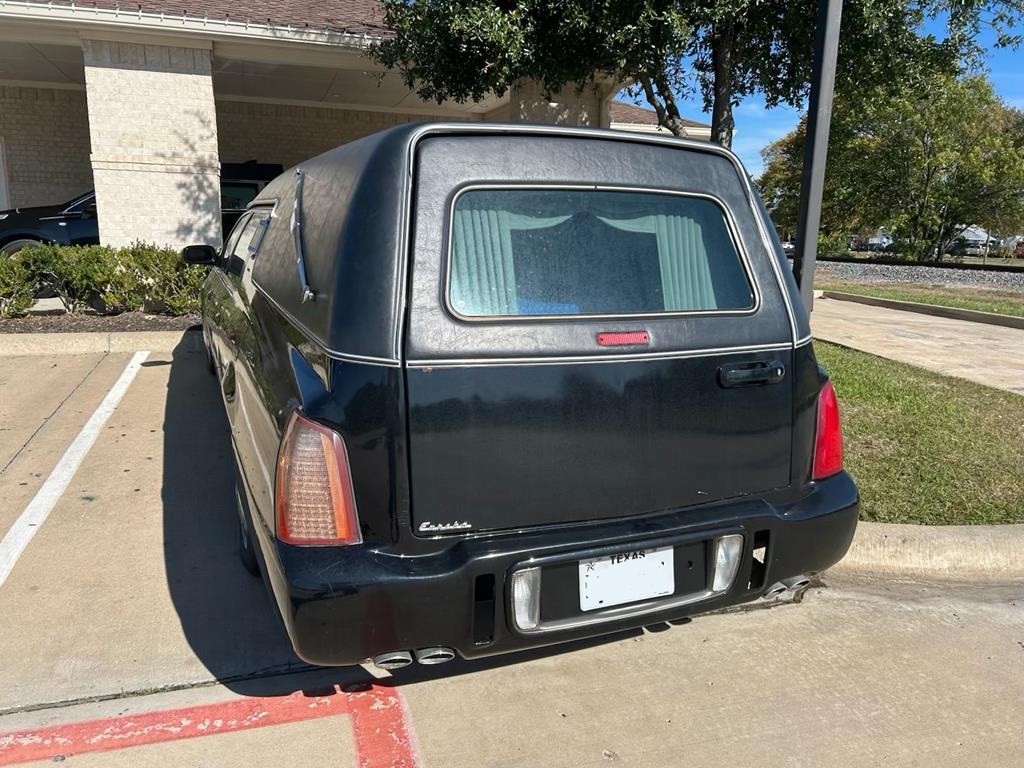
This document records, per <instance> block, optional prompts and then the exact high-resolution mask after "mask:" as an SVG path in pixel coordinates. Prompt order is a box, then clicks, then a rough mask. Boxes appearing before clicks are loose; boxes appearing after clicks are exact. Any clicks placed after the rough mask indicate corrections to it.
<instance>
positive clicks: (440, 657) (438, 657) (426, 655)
mask: <svg viewBox="0 0 1024 768" xmlns="http://www.w3.org/2000/svg"><path fill="white" fill-rule="evenodd" d="M413 653H414V654H415V655H416V661H418V662H419V663H420V664H424V665H428V666H429V665H431V664H444V663H445V662H446V661H451V660H452V659H454V658H455V651H453V650H452V649H451V648H443V647H441V646H438V647H436V648H419V649H417V650H416V651H413Z"/></svg>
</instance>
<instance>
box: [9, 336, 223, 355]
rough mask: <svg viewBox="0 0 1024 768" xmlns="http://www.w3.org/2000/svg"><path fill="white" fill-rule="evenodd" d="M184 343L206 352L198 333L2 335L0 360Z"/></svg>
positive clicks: (161, 347) (155, 348) (155, 349)
mask: <svg viewBox="0 0 1024 768" xmlns="http://www.w3.org/2000/svg"><path fill="white" fill-rule="evenodd" d="M180 344H185V347H184V349H185V350H187V351H189V352H200V351H202V349H203V335H202V333H200V332H198V331H123V332H117V333H0V357H11V356H14V355H92V354H106V353H109V352H136V351H138V350H140V349H148V350H149V351H150V352H165V353H166V352H173V351H174V350H175V349H177V348H178V345H180Z"/></svg>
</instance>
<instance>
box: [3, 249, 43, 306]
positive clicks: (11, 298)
mask: <svg viewBox="0 0 1024 768" xmlns="http://www.w3.org/2000/svg"><path fill="white" fill-rule="evenodd" d="M33 301H35V284H34V283H33V281H32V275H31V273H30V272H29V271H28V269H26V267H25V264H24V263H23V262H22V260H21V259H20V258H17V257H0V318H8V317H18V316H20V315H22V314H24V313H25V310H27V309H28V308H29V307H31V306H32V302H33Z"/></svg>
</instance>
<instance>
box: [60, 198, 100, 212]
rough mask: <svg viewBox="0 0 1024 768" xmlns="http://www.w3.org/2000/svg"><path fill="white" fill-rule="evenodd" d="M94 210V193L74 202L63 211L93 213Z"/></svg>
mask: <svg viewBox="0 0 1024 768" xmlns="http://www.w3.org/2000/svg"><path fill="white" fill-rule="evenodd" d="M95 212H96V195H88V196H87V197H83V198H82V199H81V200H79V201H78V202H76V203H75V204H74V205H72V206H69V207H68V208H67V210H65V211H64V213H66V214H71V213H95Z"/></svg>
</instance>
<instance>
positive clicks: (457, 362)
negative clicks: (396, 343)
mask: <svg viewBox="0 0 1024 768" xmlns="http://www.w3.org/2000/svg"><path fill="white" fill-rule="evenodd" d="M792 349H793V345H792V344H790V343H788V342H785V343H779V344H750V345H746V346H738V347H714V348H706V349H687V350H668V351H664V352H634V353H624V354H619V355H616V354H603V355H562V356H555V357H494V358H451V359H445V358H440V359H436V360H431V359H423V360H406V361H405V365H406V366H407V367H410V368H481V367H500V366H508V365H523V366H526V365H565V364H571V363H627V362H643V361H646V360H672V359H687V358H693V357H713V356H717V355H724V354H742V353H744V352H776V351H777V352H784V351H789V350H792Z"/></svg>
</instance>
